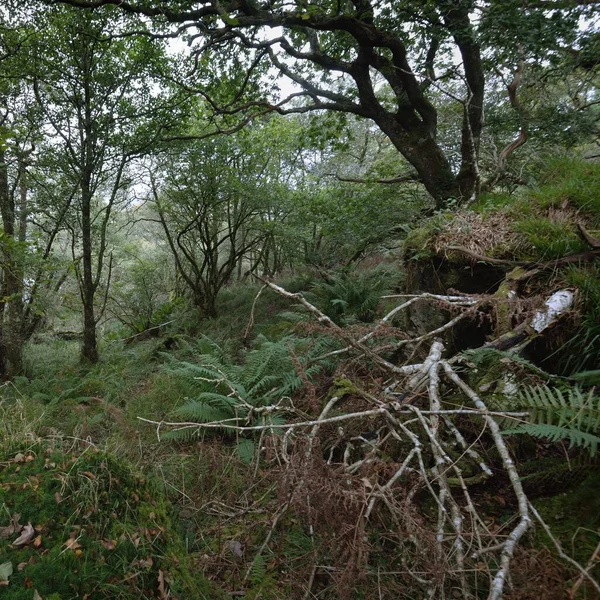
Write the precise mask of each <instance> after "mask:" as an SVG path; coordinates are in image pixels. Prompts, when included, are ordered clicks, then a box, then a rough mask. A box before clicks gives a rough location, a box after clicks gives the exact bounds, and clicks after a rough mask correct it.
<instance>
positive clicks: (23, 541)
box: [12, 523, 35, 546]
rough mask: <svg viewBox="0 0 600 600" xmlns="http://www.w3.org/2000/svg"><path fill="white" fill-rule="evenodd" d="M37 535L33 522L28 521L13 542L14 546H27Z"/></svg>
mask: <svg viewBox="0 0 600 600" xmlns="http://www.w3.org/2000/svg"><path fill="white" fill-rule="evenodd" d="M34 537H35V529H34V528H33V525H32V524H31V523H27V525H25V527H23V529H22V530H21V535H20V536H19V537H18V538H17V539H16V540H15V541H14V542H13V543H12V545H13V546H25V545H27V544H29V542H30V541H31V540H32V539H33V538H34Z"/></svg>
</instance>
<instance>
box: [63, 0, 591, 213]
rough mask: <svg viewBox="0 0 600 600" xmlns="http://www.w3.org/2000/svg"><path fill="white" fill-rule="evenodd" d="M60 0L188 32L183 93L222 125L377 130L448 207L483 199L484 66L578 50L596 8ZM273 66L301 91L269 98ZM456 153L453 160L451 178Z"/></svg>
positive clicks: (562, 2)
mask: <svg viewBox="0 0 600 600" xmlns="http://www.w3.org/2000/svg"><path fill="white" fill-rule="evenodd" d="M58 1H60V2H66V3H68V4H71V5H74V6H78V7H83V8H89V9H94V8H99V7H106V6H108V5H118V6H119V7H120V9H121V10H123V11H125V12H129V13H136V14H143V15H145V16H147V17H149V18H151V19H152V21H153V22H154V23H155V24H157V25H159V26H162V25H164V24H176V25H177V26H178V29H177V30H176V31H175V32H174V34H173V35H177V34H180V35H184V36H185V35H187V39H188V40H189V41H190V43H192V44H193V50H192V57H193V60H194V69H193V72H192V74H191V75H190V76H189V78H188V84H187V85H188V86H189V87H190V88H193V89H195V90H196V91H197V92H198V93H200V94H201V95H203V96H204V97H205V98H206V100H207V102H208V103H209V104H210V105H211V106H212V108H213V109H214V111H215V114H218V115H221V116H223V117H224V121H223V122H224V123H225V124H231V117H232V116H234V115H241V117H240V118H242V122H243V120H244V119H246V120H247V119H248V118H249V115H250V117H251V116H252V114H253V113H252V111H254V114H256V112H264V111H270V110H276V111H278V112H280V113H289V112H305V111H311V110H329V111H336V112H339V113H345V114H353V115H357V116H359V117H362V118H367V119H370V120H372V121H374V122H375V123H376V124H377V126H378V127H379V128H380V129H381V130H382V131H383V132H384V133H385V134H386V135H387V136H388V137H389V139H390V140H391V142H392V144H393V145H394V146H395V148H396V149H397V150H398V151H399V152H400V153H401V154H402V155H403V156H404V157H405V159H406V160H407V161H408V163H410V165H411V166H412V168H413V169H414V171H416V174H417V176H418V177H419V179H420V180H421V181H422V183H423V185H424V186H425V188H426V189H427V191H428V192H429V193H430V194H431V196H433V198H434V199H435V202H436V205H437V206H438V207H441V206H443V205H444V204H445V203H446V202H447V201H448V200H449V199H452V198H454V199H456V200H465V199H470V198H472V197H473V196H474V195H475V194H476V193H477V192H478V190H479V187H480V183H481V175H480V169H479V164H478V161H479V150H480V141H481V134H482V130H483V127H484V98H485V91H486V76H487V75H488V73H489V71H490V70H491V67H492V65H493V66H494V68H504V69H507V68H509V69H516V68H518V65H519V64H520V63H524V62H526V61H527V60H537V59H538V58H539V57H544V58H545V59H546V60H547V59H548V58H549V57H550V56H551V54H552V52H553V51H554V50H555V49H556V48H559V47H566V46H569V45H572V46H574V47H576V46H577V43H576V38H577V32H578V22H579V19H580V18H581V17H588V18H589V17H590V15H591V14H593V12H594V11H595V10H596V7H597V5H598V3H597V2H594V1H586V0H548V1H543V2H539V1H537V0H526V1H525V2H522V1H521V0H508V1H507V0H488V1H486V2H481V3H476V2H474V1H473V0H458V1H456V0H437V1H433V0H422V1H419V2H414V1H398V2H394V3H384V2H379V1H371V0H352V1H351V2H338V1H335V2H334V1H332V0H317V1H315V2H310V3H309V2H305V1H304V0H297V1H295V2H284V1H283V0H274V1H273V0H269V1H265V2H254V1H247V0H228V1H224V2H214V1H211V0H204V1H198V2H182V3H175V4H174V5H173V6H171V5H169V6H168V7H166V6H165V4H164V3H163V2H157V1H152V0H146V1H144V0H137V1H134V2H122V1H121V0H119V1H116V0H58ZM192 28H193V29H192ZM188 31H193V32H194V33H193V34H187V32H188ZM197 31H198V32H200V33H196V32H197ZM280 31H282V32H283V33H282V34H281V35H280V34H279V32H280ZM267 65H268V66H267ZM269 67H270V68H275V70H276V71H277V72H278V74H279V75H281V76H284V77H285V78H287V79H288V80H291V81H292V82H293V83H294V84H295V86H296V89H298V90H299V91H295V92H293V93H292V94H291V95H290V96H288V97H287V98H284V99H283V100H279V101H277V100H275V99H274V98H273V96H272V95H271V96H269V94H266V93H265V81H264V76H265V73H268V69H269ZM223 77H227V79H228V81H229V82H232V84H233V85H230V84H228V85H229V87H230V88H231V89H230V90H229V92H227V91H225V92H224V91H223V90H224V86H223V84H222V78H223ZM266 85H267V86H268V87H269V88H271V87H272V86H273V83H272V82H269V83H267V84H266ZM440 95H441V96H444V95H445V96H447V98H451V99H452V100H454V101H456V102H457V103H458V105H459V106H460V108H461V113H462V117H461V119H462V125H461V127H460V140H454V142H453V144H452V146H451V147H447V146H445V145H443V144H442V143H441V141H440V140H439V138H438V131H437V130H438V106H436V102H439V98H440ZM291 100H295V101H296V104H295V105H290V101H291ZM299 100H302V102H299ZM446 100H447V99H446ZM453 152H459V154H460V161H459V165H458V168H457V169H453V165H452V160H451V156H452V153H453Z"/></svg>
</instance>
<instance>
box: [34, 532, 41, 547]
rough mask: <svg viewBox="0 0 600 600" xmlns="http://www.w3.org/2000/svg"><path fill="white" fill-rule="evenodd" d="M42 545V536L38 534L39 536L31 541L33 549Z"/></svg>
mask: <svg viewBox="0 0 600 600" xmlns="http://www.w3.org/2000/svg"><path fill="white" fill-rule="evenodd" d="M41 545H42V534H41V533H40V535H38V536H37V537H36V538H35V539H34V540H33V547H34V548H39V547H40V546H41Z"/></svg>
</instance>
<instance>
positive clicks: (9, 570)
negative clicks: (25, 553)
mask: <svg viewBox="0 0 600 600" xmlns="http://www.w3.org/2000/svg"><path fill="white" fill-rule="evenodd" d="M12 574H13V566H12V562H10V560H9V561H8V562H5V563H2V564H1V565H0V583H1V582H2V581H6V583H8V578H9V577H10V576H11V575H12Z"/></svg>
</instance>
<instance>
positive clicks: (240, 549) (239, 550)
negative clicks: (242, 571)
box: [227, 540, 244, 558]
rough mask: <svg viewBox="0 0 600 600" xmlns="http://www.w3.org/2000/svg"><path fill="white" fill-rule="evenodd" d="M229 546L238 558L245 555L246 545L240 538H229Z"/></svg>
mask: <svg viewBox="0 0 600 600" xmlns="http://www.w3.org/2000/svg"><path fill="white" fill-rule="evenodd" d="M227 546H228V548H229V550H231V552H232V553H233V554H235V556H237V557H238V558H242V557H243V556H244V545H243V544H242V543H241V542H238V540H229V541H228V542H227Z"/></svg>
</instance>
